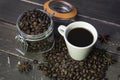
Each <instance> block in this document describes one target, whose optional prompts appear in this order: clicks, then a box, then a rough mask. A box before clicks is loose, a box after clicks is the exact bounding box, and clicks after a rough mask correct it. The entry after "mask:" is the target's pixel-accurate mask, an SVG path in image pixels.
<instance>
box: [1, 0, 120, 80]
mask: <svg viewBox="0 0 120 80" xmlns="http://www.w3.org/2000/svg"><path fill="white" fill-rule="evenodd" d="M31 1H32V3H30V2H26V1H24V0H23V1H22V0H12V1H11V0H1V1H0V80H22V79H26V80H34V77H35V75H33V74H29V75H21V74H20V73H19V72H18V71H17V70H16V66H17V64H18V61H19V60H22V59H29V60H33V59H39V56H38V55H37V56H34V57H31V56H22V55H21V54H20V53H18V52H17V51H16V50H15V48H16V45H15V36H16V35H17V31H16V26H15V23H16V20H17V18H18V16H19V15H20V14H21V13H23V12H24V11H26V10H28V9H34V8H42V6H41V4H43V3H44V2H45V0H31ZM66 1H68V2H69V3H71V4H73V5H74V6H75V7H76V8H77V9H78V18H77V20H80V21H87V22H89V23H91V24H93V25H94V26H95V28H96V29H97V30H98V32H99V33H100V34H102V33H105V34H116V33H120V10H119V8H120V5H119V4H120V0H92V1H90V0H76V1H75V0H66ZM35 2H36V3H37V5H35V4H36V3H35ZM118 37H120V36H118ZM119 46H120V44H119ZM117 54H120V52H119V53H117ZM117 58H118V63H116V64H114V65H112V66H110V68H109V70H108V74H107V76H108V77H109V80H118V75H120V56H118V55H117ZM33 73H34V72H33ZM38 73H39V72H38ZM37 80H40V77H38V75H37Z"/></svg>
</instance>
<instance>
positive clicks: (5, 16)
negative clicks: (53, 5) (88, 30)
mask: <svg viewBox="0 0 120 80" xmlns="http://www.w3.org/2000/svg"><path fill="white" fill-rule="evenodd" d="M31 1H33V2H38V3H40V4H43V3H44V2H45V0H31ZM66 1H68V2H70V3H71V4H73V5H74V6H75V7H77V9H78V12H79V14H81V15H86V16H90V17H94V18H97V19H102V20H106V21H110V22H114V23H117V24H120V17H119V14H120V10H119V8H120V5H119V4H120V0H92V1H90V0H77V1H74V0H66ZM33 8H41V7H40V6H35V5H32V4H29V3H25V2H22V1H20V0H12V1H8V0H0V19H2V20H5V21H8V22H12V23H15V22H16V20H17V17H18V16H19V15H20V14H21V13H22V12H24V11H25V10H28V9H33Z"/></svg>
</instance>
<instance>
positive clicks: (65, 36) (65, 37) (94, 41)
mask: <svg viewBox="0 0 120 80" xmlns="http://www.w3.org/2000/svg"><path fill="white" fill-rule="evenodd" d="M76 23H85V24H88V25H89V26H91V27H92V28H93V29H94V31H95V33H96V34H95V35H96V37H95V35H93V33H91V31H89V32H90V33H91V34H92V35H93V42H92V43H91V44H89V45H87V46H84V47H79V46H75V45H73V44H71V43H70V42H69V41H68V39H67V33H69V32H67V30H68V29H69V28H70V27H71V25H73V24H76ZM82 28H83V27H82ZM74 29H75V28H74ZM97 38H98V32H97V30H96V28H95V27H94V26H93V25H91V24H90V23H88V22H85V21H76V22H73V23H70V24H69V25H67V27H66V29H65V32H64V39H65V41H66V42H67V43H69V45H71V46H72V47H75V48H79V49H85V48H89V47H92V46H93V45H94V44H95V43H96V41H97Z"/></svg>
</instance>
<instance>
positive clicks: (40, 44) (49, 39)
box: [15, 9, 55, 55]
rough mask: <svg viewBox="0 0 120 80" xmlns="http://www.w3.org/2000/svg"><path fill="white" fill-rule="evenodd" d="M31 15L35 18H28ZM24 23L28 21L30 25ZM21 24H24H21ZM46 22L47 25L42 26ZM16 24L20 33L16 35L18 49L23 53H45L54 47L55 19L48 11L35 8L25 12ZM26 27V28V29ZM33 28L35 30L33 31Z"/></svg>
mask: <svg viewBox="0 0 120 80" xmlns="http://www.w3.org/2000/svg"><path fill="white" fill-rule="evenodd" d="M28 14H29V17H28ZM25 16H27V17H25ZM31 16H32V17H34V18H33V19H31V20H28V19H30V18H32V17H31ZM24 18H26V19H24ZM35 18H36V19H35ZM33 20H35V21H33ZM25 21H26V22H25ZM39 21H40V22H39ZM34 22H36V24H37V23H38V24H37V25H34V26H33V24H32V23H34ZM24 23H27V24H28V25H27V26H26V24H24ZM21 24H22V25H24V26H21ZM46 24H47V26H41V25H46ZM16 26H17V31H18V33H19V34H18V35H17V36H16V37H15V39H16V42H17V48H16V50H17V51H19V52H20V53H21V54H23V55H25V54H26V53H28V52H40V53H45V52H47V51H49V50H51V49H52V48H53V46H54V43H55V40H54V34H53V20H52V18H51V16H50V15H49V14H48V13H46V12H45V11H44V10H39V9H35V10H30V11H27V12H24V13H23V14H22V15H20V16H19V18H18V20H17V23H16ZM31 26H33V27H31ZM44 27H47V28H44ZM24 28H25V29H26V30H24ZM36 28H38V29H36ZM33 29H34V31H32V30H33ZM41 30H43V31H41ZM40 31H41V32H40ZM28 32H29V33H28Z"/></svg>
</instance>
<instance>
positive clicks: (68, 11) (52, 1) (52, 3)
mask: <svg viewBox="0 0 120 80" xmlns="http://www.w3.org/2000/svg"><path fill="white" fill-rule="evenodd" d="M43 6H44V9H45V10H46V11H47V12H48V13H49V14H51V15H53V16H54V17H56V18H60V19H70V18H73V17H75V16H76V15H77V10H76V8H75V7H74V6H72V5H71V4H70V3H68V2H66V1H63V0H48V1H47V2H46V3H44V5H43Z"/></svg>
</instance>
